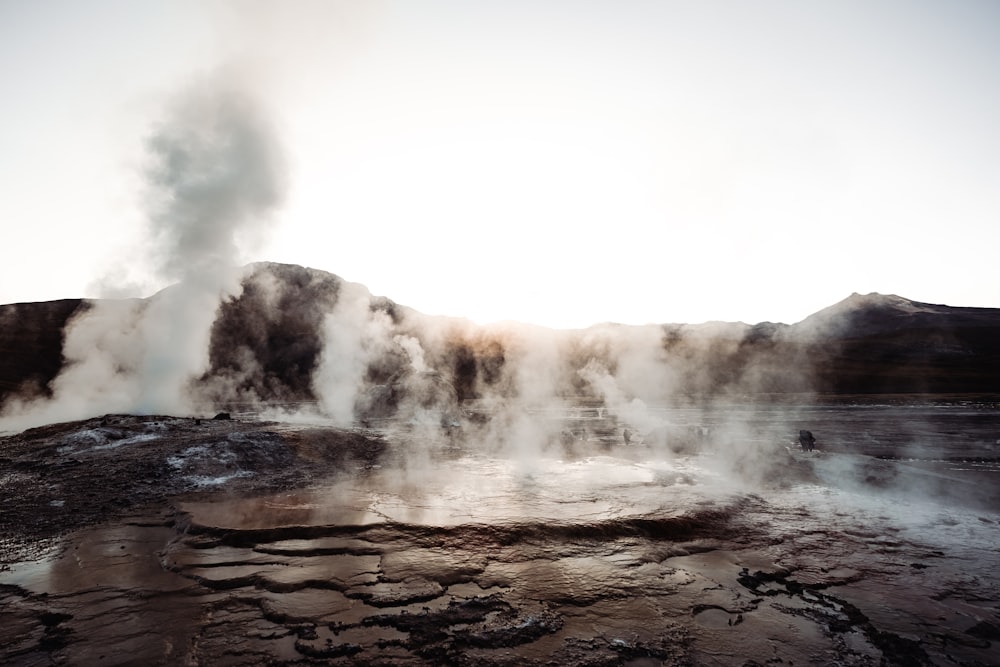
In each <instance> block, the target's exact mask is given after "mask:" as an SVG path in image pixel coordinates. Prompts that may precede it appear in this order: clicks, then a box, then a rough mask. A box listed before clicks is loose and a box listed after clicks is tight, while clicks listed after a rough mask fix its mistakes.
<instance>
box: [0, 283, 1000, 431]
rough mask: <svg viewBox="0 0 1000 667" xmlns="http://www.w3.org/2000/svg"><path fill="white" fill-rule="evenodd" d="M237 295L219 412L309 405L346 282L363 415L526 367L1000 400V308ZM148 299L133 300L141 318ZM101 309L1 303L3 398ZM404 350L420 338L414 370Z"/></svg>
mask: <svg viewBox="0 0 1000 667" xmlns="http://www.w3.org/2000/svg"><path fill="white" fill-rule="evenodd" d="M242 286H243V289H242V293H241V294H240V295H239V296H237V297H235V298H229V299H226V300H224V301H223V303H222V304H221V306H220V307H219V310H218V313H217V315H216V318H215V323H214V325H213V326H212V330H211V340H210V344H209V350H208V357H209V370H208V371H207V372H206V373H205V374H204V376H203V377H201V378H200V379H199V382H200V384H201V386H202V395H203V396H206V397H208V398H209V399H210V400H211V401H212V402H213V403H215V404H218V405H223V404H226V403H228V402H233V401H264V402H283V401H308V400H315V399H316V390H315V387H316V373H317V369H319V368H320V366H321V365H322V362H323V360H324V356H323V355H324V350H327V354H328V356H327V357H325V358H326V359H327V360H329V358H330V354H331V352H330V351H329V350H328V347H332V346H334V345H335V344H336V343H330V345H329V346H327V343H326V342H325V341H326V340H327V338H328V337H329V336H331V335H332V334H331V332H333V334H336V332H337V331H339V330H338V329H337V326H340V325H338V324H336V322H334V324H332V325H331V324H329V322H331V321H333V320H331V319H330V314H331V313H332V312H333V311H334V310H335V309H337V308H338V307H339V306H338V304H342V302H343V301H344V300H343V299H342V293H343V291H344V289H345V286H346V287H349V290H350V294H351V295H361V297H363V299H364V303H365V308H366V309H367V311H368V315H369V317H370V318H372V319H371V322H377V323H379V332H380V333H379V334H378V335H379V336H384V337H385V342H384V343H383V344H381V348H382V349H381V351H380V352H379V354H377V355H376V354H375V353H374V352H370V353H367V352H366V355H367V356H366V357H365V360H364V364H365V367H364V369H363V370H364V373H363V375H364V381H365V385H366V387H368V391H367V399H366V400H367V401H368V405H367V408H368V409H369V410H372V411H375V412H378V411H379V410H383V411H384V410H392V409H394V406H395V405H396V404H398V402H399V401H400V400H401V398H402V394H404V393H406V392H410V393H413V392H414V391H420V392H430V393H431V394H434V396H431V397H430V398H427V400H429V401H430V402H434V401H442V400H443V401H449V402H450V401H451V400H453V399H459V400H463V399H470V398H478V397H481V396H483V395H484V394H490V395H507V396H509V395H514V394H517V393H518V392H523V390H524V387H523V386H521V385H519V384H518V383H519V382H521V383H522V384H523V377H522V376H523V375H524V372H523V370H516V369H523V368H526V367H530V368H532V369H533V372H534V371H536V370H537V371H538V372H539V373H542V374H543V375H544V378H545V380H544V382H545V383H548V385H549V387H550V388H551V389H552V390H553V391H555V392H556V393H561V394H574V395H587V394H590V393H594V392H595V391H596V388H597V387H598V384H597V383H596V382H595V376H594V374H593V373H591V372H590V371H586V369H588V368H591V369H592V368H598V369H599V373H605V372H606V373H607V374H609V375H610V376H612V377H614V378H615V380H616V381H617V383H618V388H619V389H620V390H621V392H622V393H623V394H624V395H626V396H643V397H644V398H647V399H670V398H676V397H679V396H680V397H691V398H698V397H705V396H709V395H718V394H725V395H746V394H757V395H762V394H781V393H793V392H795V393H798V392H821V393H852V394H853V393H861V394H867V393H873V394H878V393H940V392H949V393H954V392H975V393H997V392H1000V309H992V308H961V307H951V306H944V305H934V304H926V303H919V302H915V301H910V300H908V299H905V298H902V297H899V296H894V295H889V296H885V295H879V294H869V295H858V294H853V295H851V296H850V297H848V298H846V299H844V300H843V301H841V302H839V303H837V304H834V305H832V306H830V307H829V308H826V309H824V310H821V311H819V312H817V313H815V314H814V315H811V316H810V317H808V318H806V319H805V320H803V321H801V322H798V323H795V324H791V325H787V324H775V323H761V324H756V325H752V326H751V325H746V324H741V323H707V324H702V325H687V324H664V325H649V326H643V327H633V326H624V325H613V324H605V325H596V326H594V327H590V328H588V329H584V330H577V331H550V330H546V329H543V328H539V327H529V326H521V325H515V324H505V325H497V326H493V327H483V326H477V325H474V324H472V323H470V322H468V321H465V320H461V319H452V318H441V317H429V316H426V315H423V314H421V313H418V312H416V311H413V310H412V309H409V308H406V307H404V306H400V305H398V304H395V303H393V302H392V301H390V300H389V299H386V298H381V297H371V296H370V295H369V294H368V292H367V290H366V289H365V288H364V287H363V286H360V285H356V284H352V283H348V282H346V281H344V280H342V279H341V278H339V277H337V276H335V275H333V274H330V273H326V272H323V271H318V270H315V269H307V268H303V267H299V266H294V265H284V264H272V263H261V264H255V265H251V266H250V267H247V269H246V274H245V277H244V278H243V281H242ZM161 294H162V293H161ZM158 298H162V297H161V296H160V295H154V296H152V297H149V298H148V299H144V300H142V301H141V302H140V304H139V310H140V311H141V309H142V308H144V307H146V306H147V305H148V304H149V303H152V302H153V301H154V300H156V299H158ZM351 298H352V299H353V298H355V296H352V297H351ZM101 303H102V302H100V301H82V300H79V299H75V300H62V301H53V302H45V303H20V304H12V305H5V306H0V401H2V400H6V399H7V398H10V397H12V396H15V395H19V396H27V397H31V396H38V395H45V394H46V393H47V392H48V391H50V387H51V382H52V380H53V379H54V378H55V377H56V375H57V374H58V373H59V370H60V368H61V367H62V365H63V355H62V344H63V338H64V335H65V331H66V330H67V329H66V327H67V323H69V322H71V321H72V320H73V318H74V317H77V316H81V315H82V314H84V313H87V312H89V311H90V310H91V309H93V308H94V307H95V306H97V305H100V304H101ZM365 326H369V325H368V324H366V325H365ZM331 327H333V328H331ZM362 334H363V335H362ZM358 335H359V336H361V338H360V339H359V340H360V341H361V343H363V345H362V347H364V346H365V345H369V344H368V343H365V342H364V337H365V336H368V337H371V336H373V335H374V334H373V333H371V331H368V330H365V331H364V332H362V333H359V334H358ZM334 339H336V336H334ZM400 341H402V343H401V342H400ZM406 341H413V342H414V345H415V346H416V347H415V348H414V349H416V350H417V352H418V356H419V359H417V358H416V357H414V356H412V355H411V352H410V351H408V350H409V349H410V348H408V347H406V345H405V344H404V343H406ZM401 345H402V347H401ZM371 346H374V343H372V344H371V345H369V347H371ZM376 347H377V346H376ZM373 349H374V348H373ZM541 351H544V354H543V353H542V352H541ZM540 355H541V356H540ZM418 362H419V364H418ZM523 364H527V365H523ZM588 364H590V366H588ZM595 364H596V365H595ZM418 366H419V367H418ZM414 369H416V370H417V371H418V372H414ZM585 371H586V372H585ZM519 378H520V379H519ZM421 383H422V384H421ZM417 384H420V385H421V386H420V387H417V388H415V387H416V385H417ZM598 393H600V392H599V391H598Z"/></svg>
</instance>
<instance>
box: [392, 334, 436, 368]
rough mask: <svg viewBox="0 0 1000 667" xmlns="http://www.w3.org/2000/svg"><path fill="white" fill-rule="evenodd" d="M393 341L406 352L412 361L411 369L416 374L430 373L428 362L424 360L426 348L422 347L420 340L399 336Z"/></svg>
mask: <svg viewBox="0 0 1000 667" xmlns="http://www.w3.org/2000/svg"><path fill="white" fill-rule="evenodd" d="M393 341H395V343H396V344H397V345H399V346H400V347H401V348H403V351H404V352H406V356H407V357H408V358H409V359H410V368H411V369H412V370H413V372H414V373H426V372H427V371H428V368H427V362H426V361H425V360H424V348H423V347H422V346H421V345H420V341H419V340H417V339H416V338H414V337H413V336H404V335H403V334H399V335H398V336H394V337H393Z"/></svg>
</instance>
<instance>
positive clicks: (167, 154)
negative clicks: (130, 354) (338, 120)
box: [137, 73, 286, 411]
mask: <svg viewBox="0 0 1000 667" xmlns="http://www.w3.org/2000/svg"><path fill="white" fill-rule="evenodd" d="M237 82H238V80H230V79H228V78H225V73H219V74H217V75H216V76H214V77H210V78H208V79H206V80H203V81H200V82H198V83H196V84H195V85H192V86H191V87H190V88H188V89H187V90H185V91H184V92H183V93H182V94H181V95H179V96H178V97H177V99H176V100H175V102H174V104H173V105H172V106H171V108H170V110H169V113H168V115H167V118H166V120H165V121H164V122H163V123H161V124H160V125H159V126H158V127H157V129H156V131H155V132H154V133H153V135H152V137H151V138H150V139H149V142H148V150H149V154H150V158H151V161H150V165H149V168H148V170H147V177H148V180H149V184H150V190H149V204H150V216H149V219H150V223H151V226H152V231H153V237H154V240H153V243H154V247H155V248H156V251H157V252H156V254H157V256H156V260H157V268H158V269H159V272H160V274H161V275H162V276H163V277H165V278H167V279H170V280H178V281H180V284H179V285H177V286H175V287H174V288H172V289H171V290H167V291H164V292H163V293H161V294H160V295H158V297H157V298H156V299H154V300H153V301H152V303H151V304H150V307H149V311H148V312H147V314H146V317H145V318H144V321H143V335H144V338H145V340H146V343H147V349H146V356H145V358H144V359H143V363H142V367H141V369H140V376H141V385H140V393H139V401H138V406H137V408H138V409H139V410H140V411H184V410H190V409H191V408H192V407H193V406H192V405H190V399H189V396H188V392H187V388H188V383H189V382H190V380H191V379H193V378H195V377H197V376H198V375H200V374H202V373H203V372H204V371H205V370H207V368H208V363H209V358H208V344H209V337H210V334H211V327H212V323H213V322H214V321H215V317H216V314H217V311H218V307H219V304H220V302H221V299H222V298H223V297H225V296H233V295H236V294H237V293H238V291H239V276H238V275H237V274H236V272H235V271H234V269H233V267H234V266H235V264H236V263H237V261H239V259H240V257H241V252H242V250H243V249H244V247H245V246H247V245H253V244H254V243H255V242H256V241H258V240H259V238H260V237H261V235H262V232H263V230H264V228H265V226H266V225H267V224H268V223H269V222H270V220H271V218H272V216H273V214H274V212H275V210H276V209H277V208H278V206H279V205H280V204H281V203H282V201H283V199H284V195H285V186H286V181H285V173H286V169H285V160H284V157H283V154H282V151H281V148H280V145H279V143H278V141H277V138H276V133H275V131H274V128H273V126H272V124H271V123H270V121H269V120H268V118H267V116H266V115H265V114H264V113H263V111H262V106H261V104H260V102H259V101H258V100H256V99H255V98H254V97H253V96H251V95H250V94H249V92H248V91H247V90H245V89H241V87H240V86H238V85H237Z"/></svg>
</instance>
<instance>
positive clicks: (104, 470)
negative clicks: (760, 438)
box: [0, 408, 1000, 666]
mask: <svg viewBox="0 0 1000 667" xmlns="http://www.w3.org/2000/svg"><path fill="white" fill-rule="evenodd" d="M845 409H846V408H845ZM817 414H818V413H816V414H811V415H807V417H808V419H809V420H810V421H812V422H815V421H816V418H817ZM675 417H677V416H676V415H675ZM800 417H801V413H797V416H796V417H795V419H798V418H800ZM598 418H599V419H604V417H603V416H600V417H598ZM574 419H576V421H575V422H574V424H575V426H574V428H575V427H577V426H580V424H581V423H583V422H581V419H582V418H580V417H579V415H577V416H576V417H574ZM857 419H860V420H861V422H864V418H863V417H857ZM673 421H674V422H675V423H683V420H682V419H680V418H679V417H677V418H675V419H674V420H673ZM695 421H697V422H698V423H697V427H698V429H707V432H708V433H711V432H712V430H713V429H714V430H715V431H719V430H721V429H722V425H721V422H719V423H717V422H712V421H711V420H710V419H708V418H706V417H705V416H704V415H703V416H701V417H699V418H698V419H697V420H695V419H694V418H693V417H692V423H694V422H695ZM763 421H765V422H767V423H768V424H773V420H772V419H771V418H770V417H768V418H767V419H765V420H763ZM946 421H947V420H946ZM726 422H727V423H729V422H730V420H729V419H728V418H727V420H726ZM861 422H858V421H855V422H853V423H854V426H853V427H852V428H854V429H855V436H856V437H855V439H854V441H851V442H860V441H861V440H863V438H864V435H863V434H864V432H866V429H865V428H863V427H858V426H857V424H859V423H861ZM928 423H930V422H928ZM949 423H950V422H949ZM829 424H833V422H832V421H831V422H829ZM794 425H795V424H794V423H793V421H789V422H788V423H787V424H785V425H783V426H781V427H780V430H782V431H783V432H787V431H788V426H794ZM922 428H924V427H922ZM926 428H930V427H926ZM948 428H950V426H949V427H948ZM982 428H983V429H984V431H983V433H986V432H987V431H989V428H991V427H989V428H987V427H982ZM859 429H860V430H859ZM584 430H586V429H584ZM817 430H818V429H817ZM897 430H898V429H892V428H888V427H886V432H896V431H897ZM931 430H933V429H931ZM615 432H617V425H615V424H611V425H610V426H609V425H607V424H601V425H600V428H593V429H591V431H589V433H591V435H589V436H588V435H586V433H585V434H584V436H582V437H580V438H579V439H577V440H575V441H573V442H572V443H570V446H568V447H565V448H563V449H562V450H549V451H547V452H546V453H545V454H539V455H537V456H532V457H525V456H519V457H514V456H502V455H499V454H498V453H496V452H486V451H481V450H479V449H477V448H476V447H474V446H473V445H472V444H470V442H460V443H458V444H457V445H456V444H455V443H454V442H450V443H449V446H447V447H444V448H439V449H438V450H435V451H434V452H432V455H425V456H420V457H416V456H412V455H408V454H412V453H410V452H405V451H401V450H400V448H401V447H404V446H407V445H409V444H412V443H411V442H405V439H398V440H397V439H395V436H394V435H393V434H392V433H389V432H388V431H386V432H382V433H379V432H376V431H368V430H353V431H338V430H335V429H327V428H321V427H317V426H302V425H290V424H278V423H273V422H272V423H266V422H256V421H239V420H231V421H220V422H216V421H207V420H197V421H196V420H189V419H177V418H165V417H164V418H136V417H115V416H109V417H107V418H104V419H102V420H92V421H90V422H81V423H74V424H66V425H56V426H51V427H45V428H44V429H39V430H35V431H30V432H26V433H25V434H20V435H17V436H13V437H9V438H6V439H4V440H3V441H2V451H0V456H2V457H3V459H2V462H0V463H2V469H0V476H2V477H0V479H2V486H0V493H2V494H3V502H4V514H3V519H2V521H3V526H2V527H3V545H4V551H3V557H4V561H3V563H4V570H3V571H2V572H0V617H2V618H0V661H2V662H3V663H4V664H14V665H35V664H38V665H44V664H53V663H54V664H81V665H83V664H98V663H99V664H204V665H257V664H301V665H306V664H344V665H349V664H377V665H472V664H476V665H526V664H527V665H530V664H537V665H542V664H544V665H552V664H558V665H632V666H641V665H691V664H696V665H765V664H784V665H793V664H797V665H804V664H818V665H830V664H841V665H879V664H888V665H926V664H933V665H938V664H940V665H952V664H966V665H988V664H996V663H997V662H998V659H1000V643H998V642H1000V548H998V546H997V545H1000V515H998V513H997V509H998V508H997V507H991V506H990V505H989V497H990V496H989V495H988V494H987V495H985V496H981V497H977V498H974V499H973V500H974V502H959V498H957V497H954V496H951V497H946V498H945V499H944V500H942V499H941V498H939V497H936V496H934V495H932V494H930V493H925V492H920V493H906V490H907V485H908V484H909V483H910V481H911V480H913V479H920V480H923V479H926V477H927V475H926V469H925V468H926V467H925V468H922V469H920V470H918V472H917V473H915V474H914V475H915V476H914V475H910V474H909V473H908V472H906V471H904V472H902V473H900V472H899V470H897V469H898V468H899V467H900V466H910V465H911V464H912V462H907V461H902V460H896V459H890V458H876V457H873V456H870V455H866V454H864V453H861V452H859V451H851V452H834V451H830V452H825V453H823V454H821V455H816V456H813V457H812V458H808V457H802V456H798V457H795V456H791V455H789V454H788V452H786V451H785V450H784V444H783V443H780V442H776V443H773V445H774V446H773V448H772V449H769V450H766V451H765V452H764V453H763V454H760V453H758V457H757V458H761V457H763V458H764V459H765V460H767V461H768V462H769V464H770V465H769V467H768V468H767V470H769V471H770V474H757V475H751V476H749V477H748V478H747V477H739V476H736V475H734V474H733V472H734V471H733V468H734V465H733V460H732V459H733V457H727V456H724V455H722V454H720V452H719V450H711V451H695V452H690V453H682V454H676V453H673V452H671V451H665V450H663V449H660V448H657V447H656V446H654V445H653V444H652V443H653V438H652V437H650V438H649V439H648V441H647V440H644V439H642V438H635V439H633V441H632V443H631V444H630V445H628V446H626V445H625V444H624V443H616V442H610V441H609V440H608V438H606V437H605V436H606V434H608V433H615ZM699 432H702V431H699ZM758 432H762V431H758ZM867 432H868V433H869V435H871V429H870V428H868V429H867ZM594 433H596V434H597V435H596V436H595V435H592V434H594ZM841 435H843V438H844V441H845V442H848V441H850V438H849V434H841ZM838 437H840V436H838ZM977 437H978V436H977ZM983 437H984V438H986V436H983ZM987 440H988V438H986V440H983V441H984V442H986V441H987ZM977 441H978V440H977ZM821 442H822V439H821ZM980 458H988V457H983V456H980ZM754 460H757V459H754ZM928 460H929V459H928ZM749 462H750V459H743V460H742V465H744V466H746V465H749ZM927 465H930V466H931V469H932V472H933V473H934V475H940V474H947V475H952V476H956V477H957V478H959V479H965V478H964V477H962V476H963V475H964V474H965V473H964V472H963V470H961V468H962V466H960V465H955V466H951V467H948V466H949V465H950V464H946V465H944V467H943V468H941V467H940V466H936V464H935V465H932V464H927ZM963 465H964V464H963ZM735 467H739V466H735ZM918 467H919V466H918ZM952 468H957V469H955V470H953V469H952ZM942 470H947V471H950V472H947V473H945V472H942ZM973 474H974V475H976V476H977V479H990V476H991V475H992V474H993V472H992V468H989V466H987V467H986V469H979V470H976V471H973ZM901 475H902V476H901ZM900 480H904V481H905V482H906V483H905V484H900V483H899V481H900ZM866 484H867V485H868V487H870V488H867V490H866V486H865V485H866ZM920 488H921V489H924V488H926V487H920ZM8 509H9V510H10V511H8Z"/></svg>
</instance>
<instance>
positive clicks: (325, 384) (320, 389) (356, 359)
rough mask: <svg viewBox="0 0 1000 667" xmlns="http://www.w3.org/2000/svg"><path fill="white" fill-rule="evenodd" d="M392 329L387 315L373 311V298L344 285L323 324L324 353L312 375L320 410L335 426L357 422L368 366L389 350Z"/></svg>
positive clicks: (356, 287)
mask: <svg viewBox="0 0 1000 667" xmlns="http://www.w3.org/2000/svg"><path fill="white" fill-rule="evenodd" d="M391 326H392V322H391V320H390V319H389V316H388V315H387V314H386V313H384V312H382V311H377V312H375V313H372V312H371V296H370V295H369V294H368V293H367V291H366V290H364V289H363V288H361V287H360V286H359V285H353V284H350V283H345V284H344V285H343V287H342V288H341V293H340V295H339V296H338V298H337V303H336V305H335V306H334V308H333V311H332V312H331V313H330V314H329V315H327V317H326V320H325V321H324V323H323V352H322V354H321V356H320V360H319V364H318V366H317V368H316V371H315V373H314V374H313V388H314V389H315V391H316V396H317V398H318V399H319V405H320V408H321V410H322V411H323V412H324V413H325V414H326V415H327V416H329V417H330V418H331V419H332V420H333V421H334V422H335V423H336V424H338V425H341V426H349V425H350V424H351V423H352V422H353V421H354V414H355V407H356V405H357V403H358V397H359V396H360V394H361V393H362V391H363V390H364V388H365V376H366V374H367V372H368V364H369V362H370V361H371V360H372V359H375V358H376V357H377V355H381V354H384V353H385V351H386V350H387V349H388V347H389V345H390V340H391V339H390V337H389V331H390V328H391Z"/></svg>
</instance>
